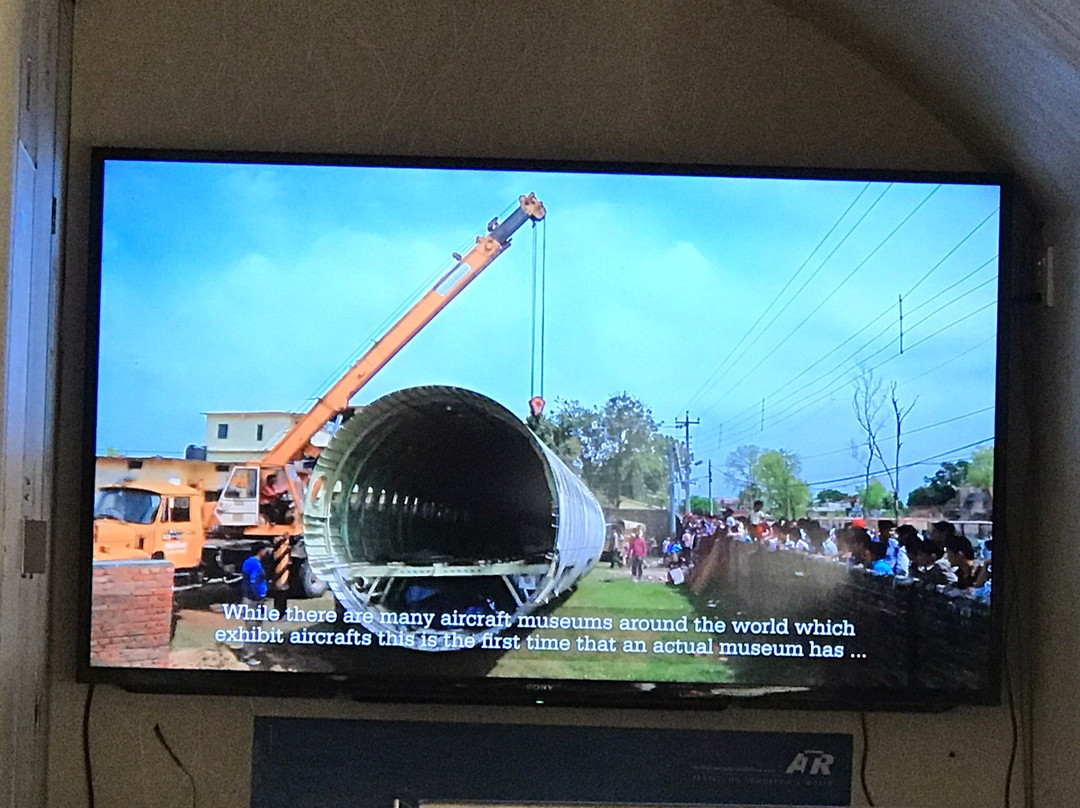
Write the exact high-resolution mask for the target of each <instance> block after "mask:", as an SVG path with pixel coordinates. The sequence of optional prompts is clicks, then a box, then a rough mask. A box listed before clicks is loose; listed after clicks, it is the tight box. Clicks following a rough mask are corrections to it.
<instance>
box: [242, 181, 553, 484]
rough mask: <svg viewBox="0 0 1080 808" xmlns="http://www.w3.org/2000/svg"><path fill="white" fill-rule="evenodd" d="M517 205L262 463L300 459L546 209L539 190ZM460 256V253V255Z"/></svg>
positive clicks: (280, 464) (360, 359) (321, 400)
mask: <svg viewBox="0 0 1080 808" xmlns="http://www.w3.org/2000/svg"><path fill="white" fill-rule="evenodd" d="M518 203H519V204H518V208H517V209H516V210H515V211H514V212H513V213H511V214H510V215H509V216H507V217H506V218H505V219H504V220H503V221H502V222H497V221H496V220H494V219H493V220H492V222H491V223H490V224H489V225H488V232H487V233H486V234H485V235H483V236H477V237H476V245H475V246H474V247H473V248H472V249H471V250H469V252H468V253H466V254H465V255H464V256H461V257H460V258H459V259H458V261H457V263H456V264H454V266H453V267H452V268H451V269H450V270H449V271H448V272H447V273H446V274H445V275H443V276H442V277H441V278H440V279H439V280H438V281H437V282H436V283H435V285H434V286H433V287H432V288H431V289H430V290H428V292H427V293H425V294H424V296H423V297H421V298H420V300H418V301H417V302H416V303H415V304H414V305H413V307H412V308H410V309H409V310H408V311H407V312H406V313H405V314H404V315H403V316H402V317H401V319H400V320H398V321H397V322H396V323H394V324H393V325H392V326H391V327H390V329H389V330H388V331H387V332H386V333H385V334H383V336H382V337H380V338H379V340H378V341H377V342H376V343H375V344H374V345H373V346H371V348H370V349H368V351H367V352H366V353H364V355H363V356H361V357H360V358H359V359H358V360H357V361H356V363H355V364H354V365H353V366H352V367H350V368H349V369H348V370H347V371H346V372H345V374H344V375H343V376H342V377H341V378H340V379H338V381H337V382H335V383H334V385H333V386H331V387H330V389H329V390H327V391H326V393H325V394H323V396H322V397H321V398H319V400H318V401H316V402H315V404H314V405H313V406H312V407H311V409H309V410H308V411H307V412H306V413H304V415H303V416H302V417H301V418H300V420H299V421H298V422H297V423H296V425H295V426H293V427H292V429H290V430H288V431H287V432H286V433H285V434H284V435H283V436H282V437H281V439H280V440H279V441H278V442H277V443H276V444H275V445H274V446H273V447H272V448H271V449H270V451H269V452H267V453H266V455H265V456H264V457H263V459H262V461H261V464H262V465H263V466H283V465H285V464H286V463H288V462H290V461H292V460H297V459H299V458H300V457H301V456H302V454H303V451H304V449H305V448H306V447H307V445H308V443H309V442H310V441H311V439H312V438H313V437H314V436H315V435H316V433H318V431H319V430H320V429H322V428H323V426H325V425H326V422H327V421H329V420H331V419H332V418H334V417H335V416H336V415H337V413H338V412H340V411H341V410H342V409H344V408H345V407H347V406H348V405H349V399H351V398H352V397H353V396H354V395H356V393H357V392H358V391H359V390H360V389H361V388H362V387H363V386H364V385H365V384H367V382H368V381H369V380H370V379H371V377H372V376H374V375H375V374H376V373H378V372H379V370H381V369H382V367H383V366H384V365H385V364H386V363H387V362H389V361H390V360H391V359H393V358H394V356H395V355H396V354H397V353H398V351H400V350H401V349H402V348H404V347H405V346H406V345H407V344H408V343H409V340H411V339H412V338H413V337H415V336H416V335H417V334H418V333H419V332H420V330H421V329H422V328H423V327H424V326H426V325H427V324H428V323H429V322H431V320H432V319H433V318H434V317H435V315H436V314H438V313H439V312H440V311H442V310H443V308H445V306H446V304H447V303H449V302H450V301H451V300H453V299H454V298H455V297H457V295H458V294H459V293H460V292H461V291H462V290H463V289H464V288H465V287H466V286H468V285H469V284H470V283H471V282H472V281H473V280H474V279H475V278H476V277H477V276H478V275H479V274H480V273H481V272H483V271H484V270H485V269H486V268H487V267H488V266H489V265H490V264H491V262H492V261H494V260H495V259H496V258H497V257H498V256H499V254H500V253H502V251H503V250H505V249H506V248H507V247H508V246H509V245H510V237H511V236H512V235H513V234H514V233H515V232H516V231H517V230H518V228H520V227H521V226H522V225H523V224H525V223H526V222H530V221H531V222H538V221H540V220H541V219H543V218H544V215H545V213H546V211H545V210H544V205H543V203H541V202H540V200H539V199H537V198H536V195H535V194H528V195H525V196H521V197H519V198H518ZM455 258H457V256H456V255H455Z"/></svg>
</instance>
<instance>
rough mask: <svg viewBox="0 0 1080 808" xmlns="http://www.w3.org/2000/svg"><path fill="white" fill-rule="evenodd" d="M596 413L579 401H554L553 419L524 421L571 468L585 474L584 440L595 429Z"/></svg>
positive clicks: (541, 418) (543, 418)
mask: <svg viewBox="0 0 1080 808" xmlns="http://www.w3.org/2000/svg"><path fill="white" fill-rule="evenodd" d="M595 421H596V413H595V412H594V411H592V410H590V409H588V408H586V407H584V406H582V404H581V402H579V401H576V400H570V401H563V400H561V399H556V400H555V406H554V407H553V408H552V409H551V417H550V418H549V417H548V416H546V415H541V416H534V415H530V416H529V417H528V418H527V419H525V422H526V423H527V424H528V425H529V428H530V429H532V431H533V432H535V433H536V436H537V437H538V438H540V440H542V441H543V442H544V443H545V444H547V447H548V448H549V449H551V450H552V451H553V452H555V454H556V455H558V457H559V459H560V460H562V461H563V462H564V463H565V464H566V465H568V466H569V467H570V468H572V469H575V470H576V471H577V472H578V474H581V475H583V473H584V468H583V467H584V465H585V463H586V462H587V460H586V458H584V457H582V449H583V446H584V437H585V436H587V435H589V434H591V433H592V432H594V431H595V430H596V424H595Z"/></svg>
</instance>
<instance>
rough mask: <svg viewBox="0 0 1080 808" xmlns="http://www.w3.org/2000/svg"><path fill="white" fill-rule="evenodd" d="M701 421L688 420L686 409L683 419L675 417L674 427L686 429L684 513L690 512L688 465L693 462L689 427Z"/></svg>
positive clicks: (688, 411) (688, 415) (697, 419)
mask: <svg viewBox="0 0 1080 808" xmlns="http://www.w3.org/2000/svg"><path fill="white" fill-rule="evenodd" d="M700 423H701V419H700V418H695V419H694V420H693V421H691V420H690V410H687V411H686V417H685V418H684V419H683V420H681V421H680V420H679V419H678V418H676V419H675V427H676V428H677V429H685V430H686V469H685V471H684V472H683V474H684V477H683V490H684V493H685V494H686V509H685V512H686V513H690V466H691V463H692V462H693V455H692V454H691V453H690V427H692V426H697V425H698V424H700Z"/></svg>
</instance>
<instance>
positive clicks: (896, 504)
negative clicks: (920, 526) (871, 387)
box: [882, 382, 919, 518]
mask: <svg viewBox="0 0 1080 808" xmlns="http://www.w3.org/2000/svg"><path fill="white" fill-rule="evenodd" d="M889 401H890V402H891V403H892V408H893V415H895V416H896V453H895V455H894V457H893V461H894V463H893V469H894V473H893V474H890V475H889V483H891V484H892V490H893V516H895V517H896V518H900V446H901V445H902V443H901V440H900V439H901V437H902V436H903V433H904V419H905V418H907V417H908V415H909V414H910V413H911V411H912V410H913V409H915V404H916V403H917V402H918V401H919V397H918V396H915V398H913V399H912V400H911V403H910V404H908V405H907V407H904V406H903V405H902V404H901V403H900V399H899V398H898V397H897V395H896V382H892V383H891V384H890V385H889ZM882 462H884V461H882Z"/></svg>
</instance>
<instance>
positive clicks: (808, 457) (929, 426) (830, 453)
mask: <svg viewBox="0 0 1080 808" xmlns="http://www.w3.org/2000/svg"><path fill="white" fill-rule="evenodd" d="M993 409H994V405H993V404H991V405H990V406H988V407H983V408H982V409H978V410H972V411H971V412H965V413H964V414H963V415H956V416H953V417H952V418H945V419H944V420H941V421H935V422H934V423H932V424H925V425H923V426H920V427H916V428H915V429H905V430H904V431H903V437H907V436H908V435H916V434H918V433H919V432H926V431H927V430H930V429H936V428H937V427H939V426H945V425H946V424H953V423H956V422H957V421H962V420H964V419H965V418H971V417H972V416H975V415H982V414H983V413H985V412H990V411H991V410H993ZM895 442H896V438H895V437H893V436H891V435H890V436H889V437H887V438H883V439H882V441H881V444H882V445H883V446H889V445H891V444H893V443H895ZM850 450H851V447H850V446H845V447H844V448H843V449H833V450H832V451H828V452H818V453H817V454H812V455H800V456H799V461H800V462H801V461H804V460H816V459H818V458H821V457H832V456H833V455H838V454H843V453H844V452H848V451H850Z"/></svg>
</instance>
